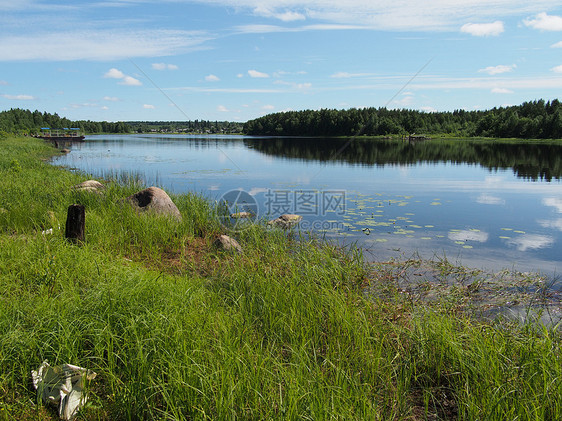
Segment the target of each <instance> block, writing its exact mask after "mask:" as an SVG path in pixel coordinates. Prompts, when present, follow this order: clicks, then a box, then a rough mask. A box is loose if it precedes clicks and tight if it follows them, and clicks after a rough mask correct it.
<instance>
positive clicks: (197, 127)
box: [126, 120, 243, 134]
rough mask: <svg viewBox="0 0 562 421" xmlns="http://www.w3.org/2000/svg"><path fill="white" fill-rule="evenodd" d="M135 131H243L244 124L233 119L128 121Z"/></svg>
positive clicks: (230, 132)
mask: <svg viewBox="0 0 562 421" xmlns="http://www.w3.org/2000/svg"><path fill="white" fill-rule="evenodd" d="M126 123H127V125H128V126H129V127H131V129H132V131H133V132H135V133H209V134H217V133H220V134H237V133H242V128H243V124H242V123H236V122H231V121H207V120H193V121H127V122H126Z"/></svg>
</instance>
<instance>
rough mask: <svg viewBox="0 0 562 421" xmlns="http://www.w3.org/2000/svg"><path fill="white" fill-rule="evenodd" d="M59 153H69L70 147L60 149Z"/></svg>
mask: <svg viewBox="0 0 562 421" xmlns="http://www.w3.org/2000/svg"><path fill="white" fill-rule="evenodd" d="M60 152H61V153H64V154H67V153H70V149H67V148H64V149H61V150H60Z"/></svg>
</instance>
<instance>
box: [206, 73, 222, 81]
mask: <svg viewBox="0 0 562 421" xmlns="http://www.w3.org/2000/svg"><path fill="white" fill-rule="evenodd" d="M205 80H206V81H207V82H218V81H219V80H220V78H219V77H218V76H215V75H207V76H205Z"/></svg>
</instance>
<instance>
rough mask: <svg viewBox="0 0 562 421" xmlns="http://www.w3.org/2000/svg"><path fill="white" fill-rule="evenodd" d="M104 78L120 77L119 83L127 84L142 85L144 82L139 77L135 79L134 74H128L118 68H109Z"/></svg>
mask: <svg viewBox="0 0 562 421" xmlns="http://www.w3.org/2000/svg"><path fill="white" fill-rule="evenodd" d="M103 77H104V78H107V79H119V80H121V82H119V85H127V86H141V85H142V82H141V81H140V80H138V79H135V78H134V77H132V76H128V75H126V74H125V73H123V72H122V71H121V70H119V69H116V68H111V69H109V70H108V71H107V72H106V73H105V74H104V75H103Z"/></svg>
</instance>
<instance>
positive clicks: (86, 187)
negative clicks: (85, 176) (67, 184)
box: [72, 180, 105, 193]
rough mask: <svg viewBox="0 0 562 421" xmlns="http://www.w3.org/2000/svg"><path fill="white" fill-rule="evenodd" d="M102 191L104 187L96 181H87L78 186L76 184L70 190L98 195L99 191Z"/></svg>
mask: <svg viewBox="0 0 562 421" xmlns="http://www.w3.org/2000/svg"><path fill="white" fill-rule="evenodd" d="M103 189H105V186H104V185H103V184H102V183H100V182H99V181H97V180H87V181H84V182H82V183H80V184H76V185H75V186H72V190H76V191H84V192H97V193H99V192H100V190H103Z"/></svg>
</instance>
